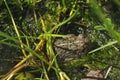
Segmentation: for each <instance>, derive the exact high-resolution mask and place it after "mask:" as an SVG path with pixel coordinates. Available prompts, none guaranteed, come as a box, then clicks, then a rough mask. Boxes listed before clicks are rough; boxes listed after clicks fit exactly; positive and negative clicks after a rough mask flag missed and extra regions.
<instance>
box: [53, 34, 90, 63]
mask: <svg viewBox="0 0 120 80" xmlns="http://www.w3.org/2000/svg"><path fill="white" fill-rule="evenodd" d="M68 35H70V36H69V37H66V38H57V39H55V42H54V50H55V53H56V54H58V57H57V59H58V61H60V62H67V61H71V60H74V59H77V58H79V57H80V56H81V55H82V54H84V53H85V49H86V44H87V43H88V42H89V40H88V39H87V38H85V37H84V35H83V34H79V35H77V36H76V35H74V34H68Z"/></svg>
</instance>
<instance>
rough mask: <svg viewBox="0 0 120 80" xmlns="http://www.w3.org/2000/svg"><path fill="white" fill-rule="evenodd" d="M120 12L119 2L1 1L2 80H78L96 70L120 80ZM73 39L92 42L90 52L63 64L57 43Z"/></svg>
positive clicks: (98, 0)
mask: <svg viewBox="0 0 120 80" xmlns="http://www.w3.org/2000/svg"><path fill="white" fill-rule="evenodd" d="M119 7H120V1H119V0H14V1H13V0H0V79H1V80H77V79H82V78H83V77H85V76H86V74H87V72H89V71H91V70H100V71H101V72H102V75H103V76H104V77H103V79H106V80H118V79H120V77H119V74H120V67H119V66H120V64H119V63H120V60H119V56H120V52H119V47H120V36H119V35H120V28H119V25H120V24H119V23H120V18H119V12H120V8H119ZM71 33H72V34H76V35H77V34H84V35H86V37H88V38H89V40H90V44H89V45H88V49H87V50H88V51H89V52H87V54H84V55H82V56H81V57H80V58H79V59H78V60H74V61H70V62H68V63H65V64H60V63H59V62H58V61H57V56H58V55H57V54H55V52H54V48H53V41H54V39H55V38H57V37H67V35H66V34H71ZM10 63H11V64H10ZM4 66H6V67H4ZM2 69H4V71H2ZM7 69H9V70H7ZM74 69H76V70H77V71H74Z"/></svg>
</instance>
